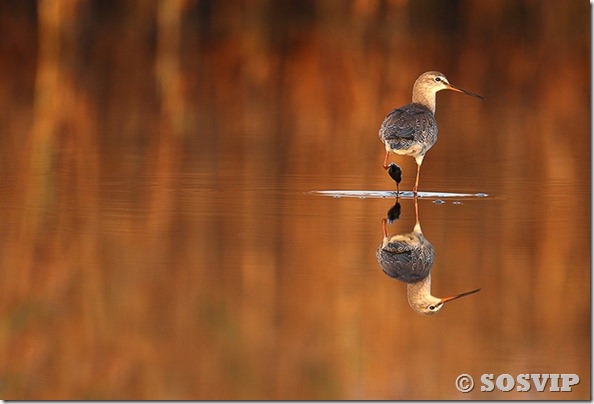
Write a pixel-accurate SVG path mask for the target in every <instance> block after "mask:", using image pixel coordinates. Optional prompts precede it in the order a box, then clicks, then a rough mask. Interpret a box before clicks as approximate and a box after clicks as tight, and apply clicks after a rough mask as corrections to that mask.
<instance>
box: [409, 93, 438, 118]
mask: <svg viewBox="0 0 594 404" xmlns="http://www.w3.org/2000/svg"><path fill="white" fill-rule="evenodd" d="M416 90H417V89H416V88H414V89H413V97H412V102H414V103H417V104H421V105H424V106H426V107H427V108H429V110H430V111H431V112H433V113H435V98H436V97H435V93H427V92H424V91H416Z"/></svg>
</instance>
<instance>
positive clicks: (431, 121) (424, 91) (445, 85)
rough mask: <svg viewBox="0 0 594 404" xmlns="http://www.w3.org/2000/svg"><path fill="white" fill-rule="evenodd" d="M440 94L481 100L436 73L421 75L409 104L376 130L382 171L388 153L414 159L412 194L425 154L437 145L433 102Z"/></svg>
mask: <svg viewBox="0 0 594 404" xmlns="http://www.w3.org/2000/svg"><path fill="white" fill-rule="evenodd" d="M441 90H453V91H457V92H460V93H464V94H468V95H471V96H473V97H477V98H480V99H484V98H483V97H481V96H480V95H478V94H474V93H471V92H469V91H466V90H462V89H461V88H458V87H455V86H453V85H451V84H450V83H449V82H448V80H447V79H446V78H445V76H444V75H443V74H441V73H439V72H427V73H423V74H421V76H419V78H418V79H417V81H415V84H414V86H413V97H412V104H407V105H405V106H403V107H401V108H398V109H395V110H393V111H391V112H390V113H389V114H388V116H386V118H385V119H384V122H382V126H381V128H380V130H379V137H380V139H381V140H382V141H383V142H384V144H385V146H386V156H385V157H384V168H385V169H386V170H388V169H390V167H391V165H388V156H389V155H390V152H392V153H395V154H399V155H403V156H412V157H414V158H415V160H416V162H417V177H416V180H415V186H414V188H413V192H414V193H416V192H417V189H418V187H419V175H420V172H421V164H422V163H423V158H424V157H425V153H427V151H428V150H429V149H430V148H431V147H432V146H433V145H434V144H435V142H436V141H437V121H436V120H435V98H436V94H437V92H438V91H441ZM394 180H396V179H394ZM397 184H398V181H397Z"/></svg>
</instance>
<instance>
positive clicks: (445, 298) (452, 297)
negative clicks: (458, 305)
mask: <svg viewBox="0 0 594 404" xmlns="http://www.w3.org/2000/svg"><path fill="white" fill-rule="evenodd" d="M479 290H480V289H475V290H471V291H470V292H464V293H460V294H459V295H455V296H450V297H444V298H443V299H441V303H445V302H450V301H452V300H456V299H459V298H461V297H464V296H468V295H471V294H473V293H476V292H478V291H479Z"/></svg>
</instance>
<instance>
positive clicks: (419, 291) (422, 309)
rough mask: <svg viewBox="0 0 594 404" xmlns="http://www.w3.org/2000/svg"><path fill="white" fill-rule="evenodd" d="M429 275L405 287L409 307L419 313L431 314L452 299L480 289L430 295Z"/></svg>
mask: <svg viewBox="0 0 594 404" xmlns="http://www.w3.org/2000/svg"><path fill="white" fill-rule="evenodd" d="M430 288H431V276H428V277H427V278H426V279H425V280H423V281H421V282H418V284H417V285H415V284H413V285H409V286H408V288H407V292H408V293H407V297H408V303H409V304H410V307H412V308H413V310H414V311H416V312H417V313H419V314H423V315H433V314H436V313H437V312H438V311H439V310H441V308H442V307H443V306H444V305H445V304H446V303H447V302H450V301H452V300H456V299H459V298H461V297H464V296H468V295H471V294H473V293H476V292H478V291H479V290H480V289H475V290H471V291H470V292H464V293H460V294H459V295H454V296H450V297H444V298H439V297H435V296H432V295H431V292H430Z"/></svg>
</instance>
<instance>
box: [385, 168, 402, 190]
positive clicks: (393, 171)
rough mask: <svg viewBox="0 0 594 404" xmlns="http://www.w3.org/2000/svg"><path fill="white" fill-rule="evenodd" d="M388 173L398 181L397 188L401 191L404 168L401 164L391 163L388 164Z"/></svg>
mask: <svg viewBox="0 0 594 404" xmlns="http://www.w3.org/2000/svg"><path fill="white" fill-rule="evenodd" d="M388 175H389V176H390V177H391V178H392V179H393V180H394V182H396V188H397V190H398V192H400V181H402V169H401V168H400V166H398V165H396V164H394V163H390V165H389V166H388Z"/></svg>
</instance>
